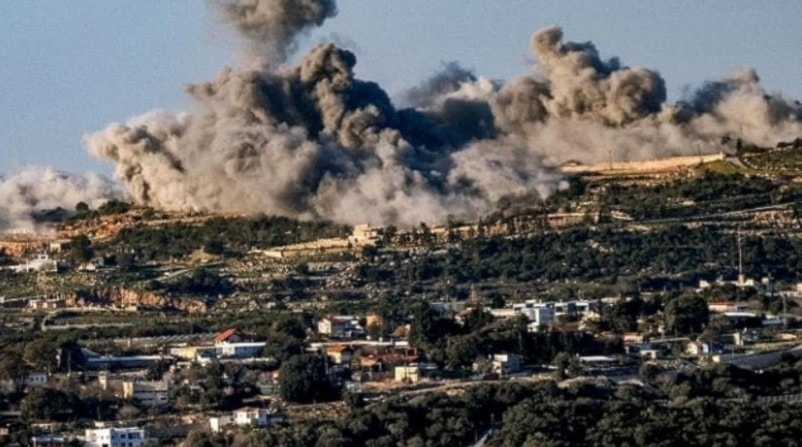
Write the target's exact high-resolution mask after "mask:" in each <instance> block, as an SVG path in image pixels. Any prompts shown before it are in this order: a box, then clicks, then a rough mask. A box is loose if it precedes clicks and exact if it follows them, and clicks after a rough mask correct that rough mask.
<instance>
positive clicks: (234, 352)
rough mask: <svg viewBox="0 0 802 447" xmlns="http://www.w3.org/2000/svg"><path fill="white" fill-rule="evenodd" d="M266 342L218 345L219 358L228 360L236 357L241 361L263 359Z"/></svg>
mask: <svg viewBox="0 0 802 447" xmlns="http://www.w3.org/2000/svg"><path fill="white" fill-rule="evenodd" d="M265 344H266V343H265V342H263V341H252V342H239V343H228V342H223V343H217V344H216V345H215V348H216V349H217V357H220V358H226V357H234V358H239V359H244V358H251V357H261V355H262V351H263V350H264V348H265Z"/></svg>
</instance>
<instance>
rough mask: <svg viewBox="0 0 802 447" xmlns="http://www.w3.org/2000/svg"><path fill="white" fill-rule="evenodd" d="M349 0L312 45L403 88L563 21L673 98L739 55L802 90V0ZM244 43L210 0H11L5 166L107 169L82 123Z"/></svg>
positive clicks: (101, 121) (178, 95) (525, 64)
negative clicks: (352, 56)
mask: <svg viewBox="0 0 802 447" xmlns="http://www.w3.org/2000/svg"><path fill="white" fill-rule="evenodd" d="M339 9H340V13H339V15H338V16H337V17H336V18H334V19H331V20H330V21H328V22H326V24H325V25H324V27H323V28H321V29H320V30H318V31H316V32H315V33H313V35H311V36H309V37H308V38H307V39H305V42H304V44H303V45H302V48H301V52H303V49H304V48H308V46H309V45H311V44H314V43H316V42H319V41H321V40H333V41H335V42H337V43H339V44H341V45H343V46H345V47H347V48H349V49H351V50H353V51H354V52H355V53H356V55H357V58H358V64H357V68H356V71H357V75H358V76H359V77H360V78H362V79H367V80H374V81H377V82H379V83H380V84H381V85H382V86H383V87H384V88H385V89H386V90H388V91H389V92H390V93H391V94H392V93H396V92H399V91H402V90H403V89H404V88H406V87H410V86H414V85H416V84H418V83H419V82H420V81H421V80H422V79H424V78H426V77H428V76H429V75H431V74H433V73H435V72H436V71H437V70H438V68H439V67H441V66H442V64H443V63H444V62H448V61H458V62H460V63H461V64H462V65H463V66H465V67H467V68H471V69H473V70H474V71H475V72H476V74H478V75H482V76H487V77H492V78H497V79H510V78H513V77H515V76H518V75H521V74H525V73H526V72H527V71H528V70H530V64H531V62H532V61H531V57H530V53H529V49H528V43H529V37H530V35H531V34H532V32H533V31H535V30H537V29H540V28H543V27H544V26H548V25H552V24H557V25H560V26H562V27H563V29H564V31H565V38H566V39H567V40H574V41H592V42H594V43H595V44H596V46H597V48H598V49H599V51H600V52H601V54H602V56H603V57H611V56H618V57H620V58H621V60H622V62H623V63H624V64H625V65H629V66H644V67H648V68H651V69H655V70H658V71H659V72H660V73H661V75H662V76H663V77H664V78H665V80H666V85H667V87H668V90H669V98H670V100H676V99H678V98H680V97H681V96H682V94H683V91H684V89H687V88H689V87H690V88H693V87H694V86H698V85H699V84H700V83H702V82H703V81H705V80H707V79H714V78H718V77H722V76H725V75H727V74H728V73H730V72H731V71H732V70H733V69H735V68H738V67H754V68H755V69H757V71H758V74H759V75H760V76H761V79H762V84H763V85H764V87H765V88H767V89H768V90H770V91H781V92H783V93H784V94H786V96H788V97H791V98H795V99H802V51H800V49H799V46H800V45H802V26H800V23H802V2H800V1H798V0H772V1H770V2H755V1H742V0H729V1H727V0H722V1H704V2H700V1H695V0H694V1H691V0H675V1H671V2H665V1H661V2H657V1H653V2H646V1H635V0H627V1H624V0H614V1H607V2H596V1H585V2H579V1H565V0H564V1H548V2H546V1H535V0H505V1H503V2H502V1H499V0H459V1H457V0H442V1H431V0H428V1H424V0H392V1H381V0H340V1H339ZM236 43H237V41H236V38H235V37H234V36H233V35H232V34H231V33H230V32H229V31H228V30H227V29H226V28H225V27H224V26H223V25H221V24H220V23H219V22H218V21H217V20H216V19H215V17H214V14H213V12H212V11H211V8H210V7H209V4H208V3H207V2H206V1H204V0H127V1H122V0H69V1H67V0H36V1H25V0H4V1H2V2H0V173H11V172H14V171H16V170H18V169H19V168H21V167H23V166H25V165H45V166H54V167H57V168H60V169H64V170H69V171H73V172H86V171H100V172H103V173H105V174H109V173H110V172H111V167H110V166H108V165H106V164H103V163H100V162H97V161H95V160H93V159H92V158H91V157H90V156H89V155H87V154H86V152H85V150H84V149H83V146H82V143H81V137H82V135H84V134H86V133H88V132H93V131H96V130H100V129H102V128H104V127H105V126H106V125H107V124H108V123H111V122H114V121H124V120H126V119H127V118H129V117H131V116H134V115H138V114H141V113H144V112H147V111H148V110H151V109H154V108H162V109H166V110H171V111H176V110H183V109H186V108H187V107H189V105H190V104H189V102H188V100H187V98H186V97H185V95H184V93H183V87H184V85H185V84H186V83H189V82H196V81H202V80H206V79H209V78H212V77H213V76H214V75H215V74H216V73H217V71H218V70H219V69H220V68H221V67H222V66H224V65H227V64H229V65H230V64H232V63H234V61H235V58H234V57H233V50H234V48H235V47H236Z"/></svg>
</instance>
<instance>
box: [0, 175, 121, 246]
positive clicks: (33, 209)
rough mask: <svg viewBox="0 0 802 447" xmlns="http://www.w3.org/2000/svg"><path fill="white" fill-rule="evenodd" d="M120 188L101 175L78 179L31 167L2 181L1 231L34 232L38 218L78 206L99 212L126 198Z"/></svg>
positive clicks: (0, 191) (0, 198)
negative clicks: (30, 230) (104, 205)
mask: <svg viewBox="0 0 802 447" xmlns="http://www.w3.org/2000/svg"><path fill="white" fill-rule="evenodd" d="M124 197H125V194H124V192H123V191H122V190H121V189H120V186H119V185H118V184H116V183H114V182H112V181H110V180H108V179H106V178H104V177H101V176H99V175H93V174H90V175H87V176H79V175H74V174H67V173H64V172H59V171H55V170H52V169H49V168H39V167H31V168H26V169H23V170H21V171H19V172H17V173H15V174H14V175H12V176H10V177H7V178H2V177H0V229H23V230H24V229H34V228H35V227H36V220H37V219H36V217H37V215H41V214H42V213H43V212H46V211H48V210H54V209H57V208H62V209H63V210H66V211H72V210H74V209H75V205H76V204H78V203H79V202H85V203H86V204H87V205H89V206H90V207H92V208H96V207H98V206H100V205H102V204H103V203H105V202H107V201H108V200H110V199H121V198H124Z"/></svg>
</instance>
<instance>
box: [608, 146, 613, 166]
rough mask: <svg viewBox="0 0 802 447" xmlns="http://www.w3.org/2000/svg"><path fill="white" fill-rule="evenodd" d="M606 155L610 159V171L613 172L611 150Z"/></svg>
mask: <svg viewBox="0 0 802 447" xmlns="http://www.w3.org/2000/svg"><path fill="white" fill-rule="evenodd" d="M607 155H608V156H609V157H610V170H611V171H612V170H613V150H612V149H609V150H608V151H607Z"/></svg>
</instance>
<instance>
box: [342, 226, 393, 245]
mask: <svg viewBox="0 0 802 447" xmlns="http://www.w3.org/2000/svg"><path fill="white" fill-rule="evenodd" d="M383 233H384V229H383V228H376V227H371V226H370V225H369V224H360V225H355V226H354V231H352V232H351V235H350V236H348V242H349V243H350V244H351V245H353V246H355V247H363V246H366V245H376V243H377V242H379V240H380V239H381V237H382V234H383Z"/></svg>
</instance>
